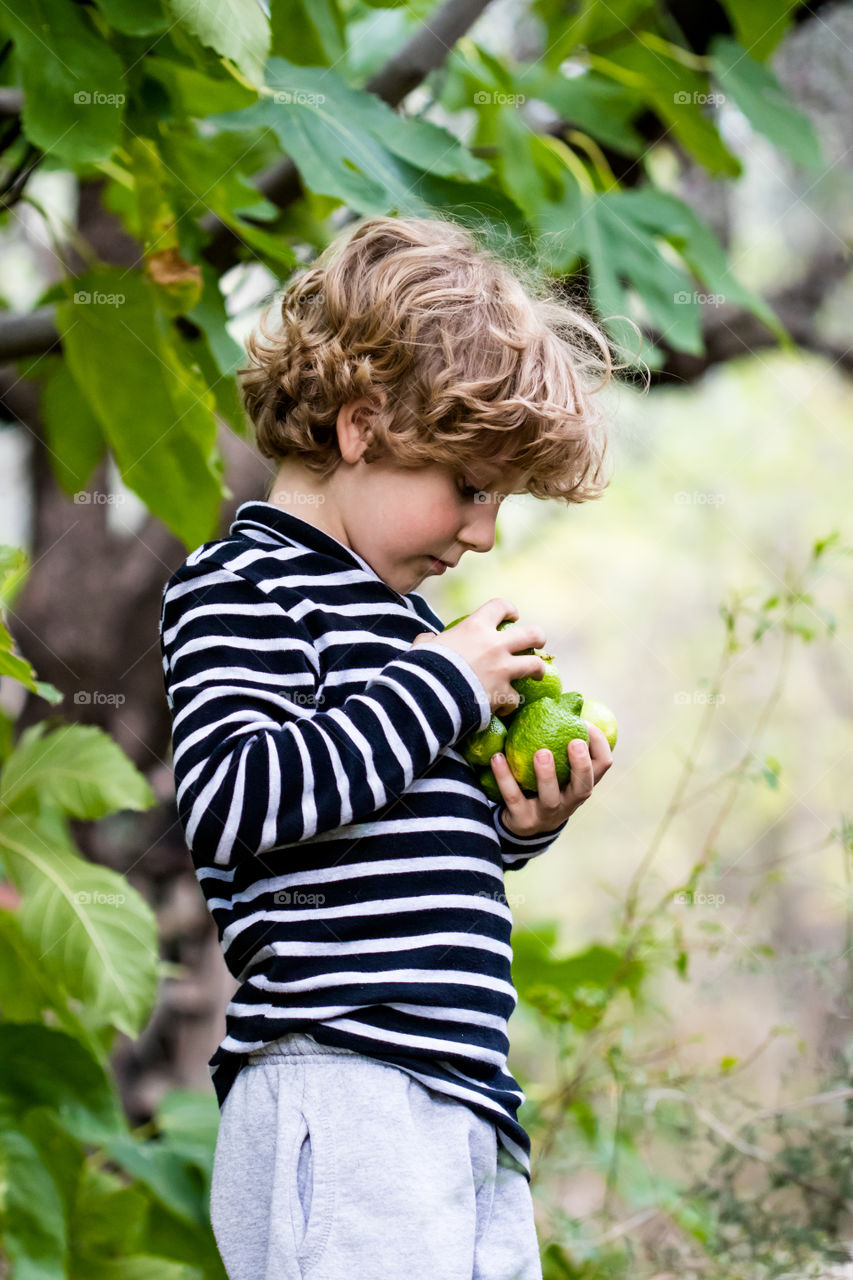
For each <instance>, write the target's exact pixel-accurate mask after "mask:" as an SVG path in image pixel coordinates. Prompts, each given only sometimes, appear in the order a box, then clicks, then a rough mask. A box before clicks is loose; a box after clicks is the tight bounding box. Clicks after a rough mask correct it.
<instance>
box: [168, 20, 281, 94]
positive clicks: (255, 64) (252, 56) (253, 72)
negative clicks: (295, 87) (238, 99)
mask: <svg viewBox="0 0 853 1280" xmlns="http://www.w3.org/2000/svg"><path fill="white" fill-rule="evenodd" d="M166 4H167V6H168V8H169V11H170V13H171V14H172V16H173V17H174V18H175V19H176V21H178V22H181V23H183V25H184V26H185V27H186V28H187V30H188V31H191V32H192V33H193V35H195V36H197V37H198V39H199V40H200V41H201V43H202V44H204V45H207V46H208V47H209V48H211V49H215V50H216V52H217V53H218V54H219V55H220V56H221V57H223V58H230V60H231V61H232V62H233V63H234V64H235V66H237V67H238V68H239V70H240V71H241V72H242V73H243V75H244V76H245V77H246V79H247V80H250V81H251V82H252V84H262V83H263V78H264V62H265V61H266V57H267V53H268V52H269V47H270V28H269V21H268V19H267V16H266V14H265V13H264V11H263V9H262V8H261V6H260V5H259V4H258V2H257V0H166Z"/></svg>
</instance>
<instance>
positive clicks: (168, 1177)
mask: <svg viewBox="0 0 853 1280" xmlns="http://www.w3.org/2000/svg"><path fill="white" fill-rule="evenodd" d="M106 1148H107V1150H108V1152H109V1155H110V1159H111V1160H114V1161H115V1163H116V1164H118V1165H121V1167H122V1169H124V1170H125V1172H126V1173H129V1174H130V1175H131V1176H132V1177H134V1178H137V1179H138V1180H139V1181H140V1182H141V1183H143V1184H144V1185H145V1186H146V1187H148V1189H149V1190H150V1191H151V1193H152V1195H154V1196H155V1197H156V1199H157V1200H159V1201H160V1203H161V1204H162V1205H163V1206H164V1207H165V1208H167V1209H169V1210H170V1211H171V1212H172V1213H174V1214H176V1215H178V1216H179V1217H181V1218H183V1219H185V1220H186V1221H187V1222H190V1223H193V1224H194V1225H197V1226H204V1225H205V1224H206V1223H207V1222H208V1217H207V1206H206V1204H205V1197H204V1195H203V1187H202V1181H201V1179H200V1178H199V1177H198V1174H197V1171H196V1170H195V1169H194V1168H193V1167H192V1165H188V1163H187V1161H186V1159H185V1157H184V1155H183V1153H182V1152H181V1151H180V1150H176V1149H174V1148H172V1147H171V1146H170V1145H169V1144H167V1143H164V1142H138V1141H137V1140H136V1139H135V1138H133V1137H132V1136H131V1135H130V1134H127V1135H120V1136H116V1137H113V1138H112V1139H111V1140H110V1141H108V1142H107V1143H106Z"/></svg>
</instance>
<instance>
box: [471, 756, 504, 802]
mask: <svg viewBox="0 0 853 1280" xmlns="http://www.w3.org/2000/svg"><path fill="white" fill-rule="evenodd" d="M477 781H478V782H479V784H480V786H481V787H482V788H483V790H484V791H485V793H486V795H487V796H488V797H489V799H490V800H498V801H500V800H503V796H502V795H501V789H500V787H499V786H498V780H497V778H496V777H495V775H494V770H493V769H492V766H491V765H489V764H487V765H486V767H485V769H481V770H480V771H479V773H478V774H477Z"/></svg>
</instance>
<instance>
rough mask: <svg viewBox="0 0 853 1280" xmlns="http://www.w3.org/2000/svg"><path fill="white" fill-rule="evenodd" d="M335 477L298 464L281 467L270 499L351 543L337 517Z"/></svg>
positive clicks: (287, 464)
mask: <svg viewBox="0 0 853 1280" xmlns="http://www.w3.org/2000/svg"><path fill="white" fill-rule="evenodd" d="M334 478H335V477H334V476H330V477H329V478H328V479H326V480H321V479H320V477H319V476H318V475H316V473H315V472H313V471H309V470H308V468H307V467H303V466H300V465H299V464H298V463H292V462H284V463H282V464H281V465H280V466H279V469H278V471H277V472H276V477H275V480H274V481H273V485H272V489H271V490H270V495H269V497H268V498H267V502H270V503H272V505H273V506H275V507H278V508H279V510H281V511H288V512H290V514H291V515H294V516H298V517H299V519H300V520H305V521H307V523H308V524H312V525H314V527H315V528H316V529H321V530H322V531H323V532H324V533H328V534H331V536H332V537H333V538H337V540H338V542H342V543H343V544H344V546H345V547H348V546H349V542H348V540H347V537H346V532H345V530H344V528H343V524H342V522H341V521H340V519H339V518H337V517H338V511H337V505H336V500H335V499H336V494H335V486H334Z"/></svg>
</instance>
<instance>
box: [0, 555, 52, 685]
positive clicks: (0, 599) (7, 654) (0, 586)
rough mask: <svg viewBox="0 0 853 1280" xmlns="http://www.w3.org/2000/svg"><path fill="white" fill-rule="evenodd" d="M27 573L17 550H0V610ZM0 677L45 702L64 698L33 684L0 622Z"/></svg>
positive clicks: (33, 678)
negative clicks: (36, 695)
mask: <svg viewBox="0 0 853 1280" xmlns="http://www.w3.org/2000/svg"><path fill="white" fill-rule="evenodd" d="M28 572H29V557H28V555H27V553H26V552H25V551H24V550H23V548H21V547H8V546H0V608H9V607H10V606H11V604H12V602H13V600H14V599H15V597H16V596H17V594H18V592H19V591H20V589H21V587H22V586H23V584H24V581H25V579H26V576H27V573H28ZM0 676H9V677H10V679H12V680H17V681H18V683H19V684H22V685H23V686H24V688H26V689H29V690H30V691H31V692H32V693H37V694H38V695H39V697H40V698H44V699H45V700H46V701H47V702H52V703H57V702H62V700H63V697H64V694H62V693H60V691H59V689H57V688H56V687H55V686H54V685H52V684H49V683H48V682H47V681H43V680H37V679H36V674H35V672H34V670H33V668H32V667H31V666H30V664H29V663H28V662H27V661H26V660H25V659H24V658H21V657H19V656H18V654H16V653H15V642H14V639H13V638H12V636H11V635H10V634H9V631H8V630H7V628H6V626H5V625H4V623H3V622H2V621H0Z"/></svg>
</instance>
